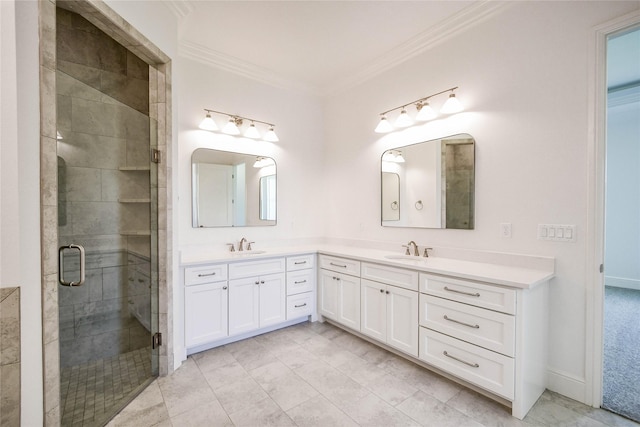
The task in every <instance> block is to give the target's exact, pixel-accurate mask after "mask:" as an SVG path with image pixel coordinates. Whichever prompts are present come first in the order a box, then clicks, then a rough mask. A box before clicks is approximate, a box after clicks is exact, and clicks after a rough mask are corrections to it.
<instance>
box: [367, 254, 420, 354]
mask: <svg viewBox="0 0 640 427" xmlns="http://www.w3.org/2000/svg"><path fill="white" fill-rule="evenodd" d="M361 276H362V279H361V322H360V332H361V333H363V334H365V335H368V336H370V337H371V338H374V339H376V340H378V341H381V342H383V343H385V344H387V345H389V346H391V347H394V348H396V349H398V350H400V351H402V352H404V353H407V354H409V355H411V356H413V357H418V272H417V271H411V270H405V269H400V268H395V267H388V266H382V265H376V264H369V263H362V273H361ZM374 280H375V281H374ZM389 283H393V284H389Z"/></svg>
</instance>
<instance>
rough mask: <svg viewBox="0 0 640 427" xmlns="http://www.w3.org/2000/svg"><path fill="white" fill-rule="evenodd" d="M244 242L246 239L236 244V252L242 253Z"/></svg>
mask: <svg viewBox="0 0 640 427" xmlns="http://www.w3.org/2000/svg"><path fill="white" fill-rule="evenodd" d="M246 241H247V239H245V238H244V237H243V238H242V239H240V243H238V251H240V252H242V251H244V242H246Z"/></svg>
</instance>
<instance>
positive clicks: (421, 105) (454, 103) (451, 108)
mask: <svg viewBox="0 0 640 427" xmlns="http://www.w3.org/2000/svg"><path fill="white" fill-rule="evenodd" d="M456 89H458V86H455V87H452V88H449V89H446V90H443V91H441V92H438V93H434V94H433V95H429V96H425V97H422V98H420V99H417V100H415V101H412V102H409V103H407V104H404V105H401V106H399V107H395V108H392V109H390V110H387V111H384V112H382V113H380V122H379V123H378V126H376V128H375V132H376V133H387V132H391V131H393V130H394V127H395V128H398V129H401V128H405V127H408V126H411V125H413V124H414V121H413V119H411V117H410V116H409V114H408V113H407V106H409V105H412V104H413V105H415V106H416V109H417V110H418V114H417V115H416V121H421V122H424V121H427V120H432V119H435V118H436V117H437V116H438V115H437V114H436V112H435V111H434V110H433V108H431V106H430V105H429V102H428V100H429V99H430V98H433V97H435V96H438V95H441V94H443V93H447V92H451V94H450V95H449V98H448V99H447V101H446V102H445V103H444V105H443V106H442V108H441V109H440V113H441V114H455V113H459V112H461V111H463V110H464V107H463V106H462V104H461V103H460V101H459V100H458V98H456V95H455V93H454V91H455V90H456ZM396 110H401V111H400V115H399V116H398V118H397V119H396V121H395V122H394V126H391V124H390V123H389V121H388V120H387V114H389V113H391V112H392V111H396Z"/></svg>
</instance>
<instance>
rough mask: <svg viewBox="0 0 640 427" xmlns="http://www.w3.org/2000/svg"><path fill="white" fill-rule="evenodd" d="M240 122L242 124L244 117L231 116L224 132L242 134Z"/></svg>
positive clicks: (223, 129)
mask: <svg viewBox="0 0 640 427" xmlns="http://www.w3.org/2000/svg"><path fill="white" fill-rule="evenodd" d="M238 122H240V123H238ZM239 124H240V125H242V119H239V118H236V117H230V118H229V121H228V122H227V124H226V125H224V127H223V128H222V132H224V133H226V134H227V135H240V129H238V125H239Z"/></svg>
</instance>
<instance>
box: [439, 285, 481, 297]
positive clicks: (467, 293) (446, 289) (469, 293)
mask: <svg viewBox="0 0 640 427" xmlns="http://www.w3.org/2000/svg"><path fill="white" fill-rule="evenodd" d="M444 290H445V291H449V292H455V293H456V294H462V295H469V296H470V297H479V296H480V294H479V293H478V292H476V293H475V294H474V293H471V292H465V291H459V290H457V289H451V288H448V287H446V286H445V287H444Z"/></svg>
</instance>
